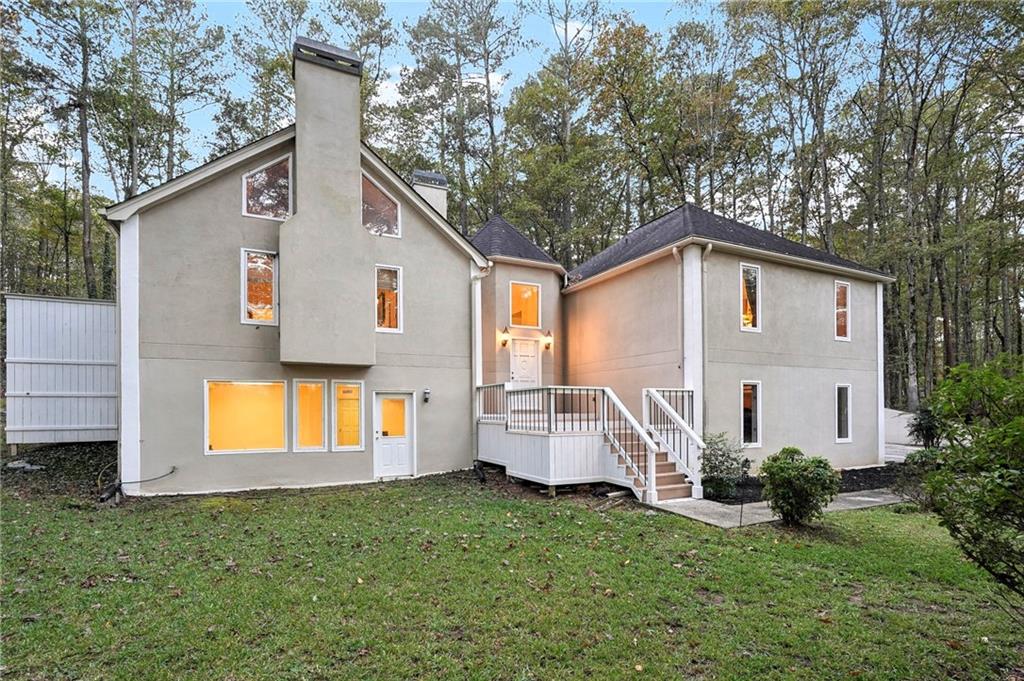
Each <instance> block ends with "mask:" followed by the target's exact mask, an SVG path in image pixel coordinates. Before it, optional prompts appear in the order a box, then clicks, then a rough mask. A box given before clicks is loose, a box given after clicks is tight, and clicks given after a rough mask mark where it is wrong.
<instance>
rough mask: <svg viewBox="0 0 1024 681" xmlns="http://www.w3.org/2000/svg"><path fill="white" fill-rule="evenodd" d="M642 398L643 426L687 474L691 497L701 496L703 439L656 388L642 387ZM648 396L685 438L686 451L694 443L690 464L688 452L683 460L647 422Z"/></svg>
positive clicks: (698, 497)
mask: <svg viewBox="0 0 1024 681" xmlns="http://www.w3.org/2000/svg"><path fill="white" fill-rule="evenodd" d="M643 398H644V426H645V427H647V428H650V430H651V432H653V433H654V434H655V435H656V436H657V438H658V440H660V441H661V443H662V444H663V445H665V449H666V451H667V452H668V454H669V456H670V457H672V458H673V459H674V460H675V461H676V462H677V463H678V464H679V465H680V466H682V467H683V469H684V470H685V471H686V474H687V476H688V477H689V478H690V482H691V483H692V484H693V489H692V492H693V497H694V498H696V499H701V498H703V497H704V486H703V484H702V482H701V477H702V476H701V462H700V456H701V455H700V452H702V451H704V449H706V448H707V445H706V444H705V443H704V439H703V438H702V437H701V436H700V435H698V434H697V432H696V431H695V430H694V429H693V428H692V427H691V426H690V424H689V423H687V422H686V420H685V419H684V418H683V417H682V416H681V415H680V414H679V413H678V412H677V411H676V410H675V409H674V408H673V407H672V405H671V404H669V402H668V401H667V400H666V399H665V398H664V397H662V396H661V394H660V393H659V392H658V390H657V389H655V388H644V389H643ZM648 398H649V399H650V401H651V403H652V404H653V405H654V406H657V407H658V408H659V409H660V410H661V412H662V413H663V414H664V415H665V416H666V417H667V418H668V419H669V420H670V421H671V422H672V425H673V426H675V427H676V428H678V429H679V431H680V432H681V433H682V434H683V435H684V436H685V438H686V440H685V441H684V442H685V443H686V448H687V452H689V443H690V442H692V443H693V444H694V445H696V447H697V457H696V458H695V459H694V461H693V464H692V465H691V464H690V457H689V453H687V456H686V460H684V459H683V457H682V456H681V454H680V452H677V451H675V450H674V449H673V446H672V444H671V443H669V442H668V441H667V440H666V439H665V437H664V436H663V435H662V434H661V433H659V432H658V430H657V428H655V427H654V426H653V425H652V424H651V423H649V421H650V414H649V409H648V407H647V399H648Z"/></svg>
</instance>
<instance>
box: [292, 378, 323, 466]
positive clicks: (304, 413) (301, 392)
mask: <svg viewBox="0 0 1024 681" xmlns="http://www.w3.org/2000/svg"><path fill="white" fill-rule="evenodd" d="M292 403H293V408H292V412H293V414H294V416H293V418H294V421H295V422H294V424H293V427H292V432H293V436H294V439H295V451H297V452H298V451H324V450H326V449H327V381H324V380H317V379H295V381H294V384H293V387H292Z"/></svg>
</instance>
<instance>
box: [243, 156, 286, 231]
mask: <svg viewBox="0 0 1024 681" xmlns="http://www.w3.org/2000/svg"><path fill="white" fill-rule="evenodd" d="M292 212H293V206H292V155H291V154H285V155H284V156H279V157H277V158H275V159H274V160H272V161H268V162H267V163H264V164H263V165H261V166H260V167H258V168H255V169H253V170H250V171H249V172H247V173H245V174H244V175H242V215H244V216H246V217H249V218H266V219H269V220H279V221H281V220H287V219H288V216H290V215H291V214H292Z"/></svg>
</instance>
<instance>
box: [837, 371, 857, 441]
mask: <svg viewBox="0 0 1024 681" xmlns="http://www.w3.org/2000/svg"><path fill="white" fill-rule="evenodd" d="M852 398H853V388H852V387H851V386H850V384H849V383H836V399H835V405H836V418H835V422H836V443H837V444H839V443H844V442H853V410H852Z"/></svg>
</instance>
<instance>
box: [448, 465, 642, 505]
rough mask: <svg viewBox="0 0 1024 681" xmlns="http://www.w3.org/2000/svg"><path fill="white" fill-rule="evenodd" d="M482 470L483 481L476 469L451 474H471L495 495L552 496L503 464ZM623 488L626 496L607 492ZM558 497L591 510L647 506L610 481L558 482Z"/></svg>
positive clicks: (544, 486)
mask: <svg viewBox="0 0 1024 681" xmlns="http://www.w3.org/2000/svg"><path fill="white" fill-rule="evenodd" d="M480 470H481V471H482V472H483V476H484V481H483V482H480V481H479V480H478V479H477V477H476V473H475V472H473V471H463V472H459V473H452V474H451V475H453V476H467V477H468V478H471V479H472V481H473V482H476V483H477V484H480V485H483V486H484V487H486V488H487V489H488V490H489V491H490V492H491V493H493V494H495V495H496V496H500V497H504V498H506V499H525V500H529V501H538V500H543V499H549V498H550V497H549V496H548V487H547V485H541V484H539V483H535V482H531V481H529V480H519V479H515V478H511V477H508V476H506V475H505V469H504V468H502V467H501V466H494V465H489V464H487V465H484V466H483V467H482V469H480ZM622 491H627V492H628V493H627V494H626V495H623V496H613V497H611V498H609V496H608V494H609V493H611V494H613V495H614V494H615V493H617V492H622ZM555 500H556V501H563V502H569V503H572V504H575V505H578V506H583V507H585V508H587V509H590V510H592V511H606V510H610V509H612V508H614V509H616V510H626V511H638V512H639V511H643V510H645V509H644V507H643V506H641V505H640V504H638V503H637V502H636V497H634V496H633V493H632V492H629V491H628V490H625V488H623V487H616V486H615V485H608V484H604V483H597V484H592V485H564V486H558V487H557V488H556V489H555Z"/></svg>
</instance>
